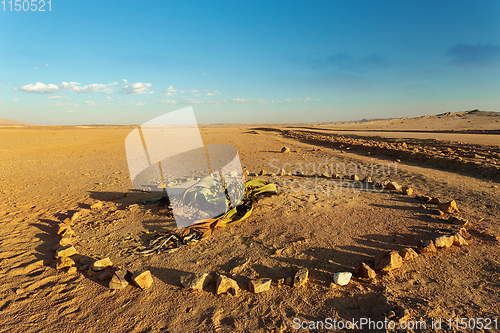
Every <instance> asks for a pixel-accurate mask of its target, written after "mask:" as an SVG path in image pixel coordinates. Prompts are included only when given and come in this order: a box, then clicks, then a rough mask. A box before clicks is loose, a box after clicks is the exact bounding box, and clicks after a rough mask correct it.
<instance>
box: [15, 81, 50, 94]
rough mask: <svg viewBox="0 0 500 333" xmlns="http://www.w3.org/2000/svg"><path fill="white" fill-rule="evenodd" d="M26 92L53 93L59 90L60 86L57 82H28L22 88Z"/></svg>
mask: <svg viewBox="0 0 500 333" xmlns="http://www.w3.org/2000/svg"><path fill="white" fill-rule="evenodd" d="M20 89H21V90H22V91H24V92H31V93H38V94H52V93H55V92H56V91H58V90H59V86H56V85H55V84H51V83H49V84H45V83H41V82H37V83H31V84H27V85H25V86H22V87H21V88H20Z"/></svg>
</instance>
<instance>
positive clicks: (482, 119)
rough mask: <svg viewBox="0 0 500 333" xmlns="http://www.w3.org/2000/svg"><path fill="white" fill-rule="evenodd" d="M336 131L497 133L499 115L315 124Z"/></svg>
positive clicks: (468, 113) (443, 115)
mask: <svg viewBox="0 0 500 333" xmlns="http://www.w3.org/2000/svg"><path fill="white" fill-rule="evenodd" d="M315 125H317V126H318V125H319V126H325V127H328V128H335V129H339V130H357V131H360V130H371V131H376V130H382V131H384V130H387V131H401V130H402V131H436V130H437V131H439V130H441V131H500V112H494V111H480V110H470V111H459V112H446V113H441V114H438V115H435V116H420V117H414V118H406V117H404V118H388V119H362V120H358V121H349V122H330V123H319V124H318V123H316V124H315Z"/></svg>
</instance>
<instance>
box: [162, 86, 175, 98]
mask: <svg viewBox="0 0 500 333" xmlns="http://www.w3.org/2000/svg"><path fill="white" fill-rule="evenodd" d="M176 93H177V89H175V88H174V86H170V87H168V89H167V90H165V93H164V94H163V96H165V97H169V96H174V95H175V94H176Z"/></svg>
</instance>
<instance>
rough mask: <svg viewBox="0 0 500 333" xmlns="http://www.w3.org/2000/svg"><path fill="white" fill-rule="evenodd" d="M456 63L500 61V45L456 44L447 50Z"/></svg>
mask: <svg viewBox="0 0 500 333" xmlns="http://www.w3.org/2000/svg"><path fill="white" fill-rule="evenodd" d="M446 55H447V56H448V57H450V58H451V62H452V63H453V64H455V65H472V66H480V65H488V64H491V63H495V62H500V47H498V46H495V45H491V44H477V45H471V44H456V45H454V46H452V47H450V48H449V49H448V50H447V51H446Z"/></svg>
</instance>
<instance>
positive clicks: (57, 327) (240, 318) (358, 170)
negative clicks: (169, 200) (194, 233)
mask: <svg viewBox="0 0 500 333" xmlns="http://www.w3.org/2000/svg"><path fill="white" fill-rule="evenodd" d="M499 121H500V114H499V113H496V112H481V111H469V112H456V113H446V114H442V115H437V116H425V117H418V118H401V119H389V120H373V121H362V122H350V123H327V124H279V125H202V126H200V129H201V135H202V138H203V141H204V143H205V144H209V143H224V144H229V145H232V146H234V147H236V148H237V149H238V152H239V157H240V159H241V164H242V167H243V169H244V170H246V171H248V174H249V175H247V178H256V177H262V178H265V179H268V180H270V181H271V182H273V183H276V184H278V185H279V190H278V192H277V193H276V194H275V195H269V196H263V197H261V198H259V199H258V200H256V202H255V203H254V209H253V212H252V214H251V215H250V216H249V217H248V218H247V219H246V220H244V221H242V222H237V223H234V224H231V225H229V226H227V227H225V228H218V229H216V230H215V231H214V233H213V234H212V235H211V236H210V237H207V238H205V239H203V240H201V241H200V242H198V243H196V244H193V245H186V246H182V247H180V248H179V250H177V251H175V252H172V253H160V254H157V253H154V254H153V255H149V256H141V255H137V254H133V253H130V251H128V249H130V248H134V247H139V246H147V244H148V242H149V241H150V240H151V239H153V238H154V237H155V235H157V234H161V233H168V232H174V231H175V229H176V225H175V221H174V219H173V216H172V212H171V210H170V208H169V207H168V206H160V205H158V204H143V201H144V200H148V199H154V198H157V197H159V196H161V193H158V192H151V193H147V192H143V191H137V190H135V189H133V187H132V183H131V180H130V177H129V173H128V167H127V159H126V154H125V144H124V142H125V138H126V136H127V135H128V134H129V133H130V131H131V130H133V129H134V126H72V127H55V126H52V127H50V126H22V124H16V125H17V126H3V127H0V153H1V156H2V158H1V160H0V223H1V233H0V296H1V297H0V313H1V316H0V331H2V332H294V331H296V329H299V330H302V331H306V330H309V331H314V332H316V331H317V332H321V331H336V330H334V329H331V330H329V329H328V328H327V327H323V326H321V325H323V324H324V322H325V320H326V319H327V318H329V319H332V320H333V319H335V320H337V321H338V322H344V323H345V322H347V321H353V322H356V321H359V320H361V318H365V319H369V320H372V321H374V322H384V321H386V322H388V321H391V322H394V323H395V324H396V325H413V324H411V323H416V322H418V323H419V324H418V325H420V326H417V327H414V328H413V329H412V328H410V329H403V328H401V326H397V327H398V329H399V331H404V332H411V331H413V332H461V331H477V332H495V331H500V310H499V306H500V225H499V220H500V189H499V185H500V184H499V182H500V122H499ZM283 147H288V148H290V151H289V152H287V153H282V152H281V151H282V148H283ZM299 168H302V169H301V170H299ZM282 169H283V170H284V172H282V171H281V170H282ZM254 174H256V175H254ZM258 174H262V175H260V176H259V175H258ZM273 174H274V175H273ZM280 174H282V175H280ZM283 174H284V175H283ZM335 174H338V177H335ZM354 174H355V175H356V176H357V178H359V180H357V178H356V177H355V176H354ZM332 176H333V177H332ZM366 177H370V178H371V179H365V178H366ZM363 180H366V181H363ZM388 181H392V182H397V183H398V184H399V185H402V186H405V187H407V188H411V190H412V191H411V193H410V192H409V191H406V193H403V192H404V191H401V190H399V189H396V190H394V189H392V190H391V189H389V187H388V188H383V187H380V185H382V186H387V185H388V183H387V182H388ZM377 182H378V183H379V184H377ZM376 185H379V186H376ZM417 196H418V197H419V198H417ZM420 197H429V199H430V198H434V200H432V201H431V202H428V201H427V200H423V199H424V198H420ZM452 200H454V201H455V203H456V205H457V207H458V210H459V211H458V212H453V213H448V212H443V211H440V209H439V208H440V206H439V205H438V204H437V203H449V202H451V201H452ZM75 213H78V214H77V215H75ZM450 216H453V217H459V219H458V220H456V221H455V222H454V221H453V218H450ZM68 220H69V221H70V222H69V223H71V224H74V225H72V226H71V230H72V231H73V232H74V235H72V236H71V242H72V244H73V246H74V248H75V249H76V251H77V253H76V254H74V255H72V256H71V258H72V260H73V262H74V264H72V265H71V266H74V267H75V268H72V267H65V268H60V267H59V268H60V269H57V264H58V261H57V260H56V259H55V251H57V250H58V249H59V248H60V247H61V245H60V240H61V235H58V232H60V228H61V227H60V225H61V223H62V224H65V221H66V222H68ZM464 220H467V223H466V225H457V224H464V223H465V222H464ZM457 221H458V222H460V223H457ZM456 234H460V235H461V236H460V237H462V239H463V240H465V242H466V243H467V245H465V244H461V246H459V245H458V244H455V245H451V246H444V247H440V248H437V249H436V250H435V251H431V253H425V251H422V248H421V245H419V244H420V242H421V241H429V240H432V241H434V240H436V239H437V238H439V237H441V236H447V235H451V236H453V235H456ZM453 237H454V236H453ZM405 248H412V249H413V250H415V252H416V253H418V254H419V255H418V256H417V257H416V258H413V259H409V258H408V260H402V261H401V262H400V263H399V264H396V265H394V267H391V269H387V270H382V271H381V270H380V269H379V270H375V273H376V275H375V277H372V278H369V277H363V276H360V275H361V274H359V272H358V274H354V273H355V270H356V268H357V267H358V265H359V264H360V263H362V262H364V263H365V264H367V265H368V266H370V267H371V268H376V267H375V266H376V265H377V261H378V260H379V259H377V257H378V256H380V255H383V254H384V253H387V252H388V251H397V253H399V252H400V251H401V250H403V249H405ZM420 252H423V253H420ZM103 258H109V259H110V261H111V262H112V266H110V267H108V268H106V270H105V271H107V272H109V274H108V275H107V276H106V275H105V274H104V275H103V271H100V272H95V271H94V270H92V268H91V267H92V264H93V262H94V261H96V260H99V259H103ZM304 268H305V269H307V271H308V279H307V281H305V283H303V285H301V286H293V285H292V286H290V285H288V284H287V283H283V282H284V280H286V279H287V278H293V277H294V276H295V274H296V273H297V272H298V271H300V270H302V269H304ZM115 270H124V271H130V272H131V273H137V272H139V273H140V272H144V271H149V272H150V273H151V276H152V279H153V282H152V285H151V286H150V287H149V288H146V289H141V288H139V287H137V286H135V285H134V284H133V283H130V285H128V286H126V287H125V288H123V289H121V290H113V289H110V288H109V283H110V278H111V276H112V275H113V273H114V271H115ZM338 272H350V273H353V275H352V278H351V279H350V281H349V283H348V284H347V285H343V286H341V285H339V284H336V283H334V280H333V277H334V274H335V273H338ZM197 273H208V274H210V275H211V276H212V281H211V282H210V283H209V284H208V285H207V286H206V287H205V288H204V289H203V290H191V289H189V288H186V287H184V286H182V284H181V277H183V276H188V275H190V274H197ZM221 275H224V276H227V277H229V278H232V279H234V280H235V281H236V283H237V285H238V286H239V291H238V292H237V294H236V295H233V294H232V293H221V294H217V292H216V280H217V278H218V277H219V276H221ZM259 278H269V279H272V283H271V286H270V288H269V290H266V291H263V292H261V293H254V292H252V291H251V290H250V288H249V282H250V281H253V280H256V279H259ZM462 318H466V319H467V325H472V324H474V325H475V327H474V328H473V329H471V327H472V326H467V329H464V327H463V326H461V325H462ZM471 318H472V320H473V321H470V319H471ZM478 318H483V320H482V321H481V322H482V323H483V327H482V328H479V322H480V321H478ZM487 319H489V322H490V325H489V326H485V324H487V323H488V320H487ZM321 322H323V324H322V323H321ZM438 322H440V323H441V326H440V327H441V328H438V327H437V323H438ZM422 323H425V327H424V326H422V325H423V324H422ZM432 323H434V327H433V326H432V325H433V324H432ZM358 324H359V323H358ZM495 325H496V326H495ZM305 328H307V329H305ZM353 328H354V329H353V330H352V331H358V332H369V331H373V332H377V331H381V332H385V331H390V329H387V328H374V329H369V328H367V327H366V326H365V327H364V328H357V327H353ZM488 328H489V329H488Z"/></svg>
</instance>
